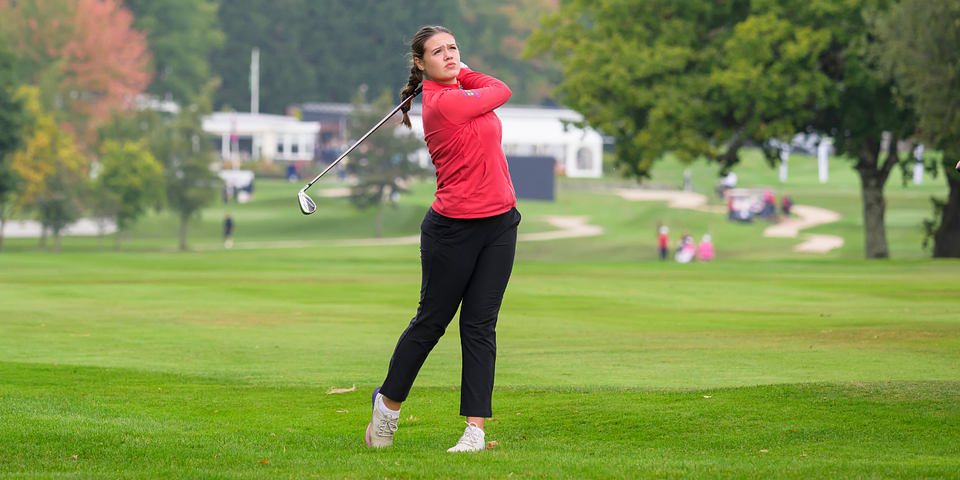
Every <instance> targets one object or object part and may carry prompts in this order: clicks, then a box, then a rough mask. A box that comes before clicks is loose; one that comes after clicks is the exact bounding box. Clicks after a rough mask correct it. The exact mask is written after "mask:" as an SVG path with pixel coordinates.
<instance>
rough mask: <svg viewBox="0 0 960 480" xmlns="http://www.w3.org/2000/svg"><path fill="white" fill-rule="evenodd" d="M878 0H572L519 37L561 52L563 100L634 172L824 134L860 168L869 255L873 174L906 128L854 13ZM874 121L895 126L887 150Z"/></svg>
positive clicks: (895, 154) (875, 234) (875, 204)
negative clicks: (669, 158)
mask: <svg viewBox="0 0 960 480" xmlns="http://www.w3.org/2000/svg"><path fill="white" fill-rule="evenodd" d="M887 3H888V2H885V1H884V0H849V1H845V2H834V1H832V0H731V1H726V2H700V1H696V0H643V1H640V0H598V1H588V0H571V1H569V2H564V4H563V5H562V6H561V9H560V11H559V12H558V13H556V14H554V15H551V16H548V17H546V18H545V20H544V22H543V26H542V28H541V29H540V30H539V31H537V32H536V33H534V35H533V36H532V37H531V40H530V48H531V53H533V54H536V53H550V54H552V56H553V57H554V58H555V59H556V60H557V61H558V62H560V63H561V65H562V66H563V69H564V79H563V81H562V82H561V84H560V87H559V94H560V96H561V100H562V101H563V102H564V103H565V104H567V105H569V106H570V107H572V108H574V109H575V110H577V111H579V112H581V113H582V114H583V115H584V118H585V119H586V122H587V123H589V124H590V125H591V126H593V127H595V128H597V129H599V130H601V131H603V132H605V133H607V134H610V135H612V136H614V137H615V139H616V142H617V144H616V149H617V154H618V161H619V162H621V163H622V164H624V165H625V166H627V167H628V168H627V171H628V172H629V173H630V174H632V175H634V176H645V175H646V174H647V172H648V171H649V169H650V168H652V166H653V165H654V162H655V161H656V160H657V159H659V158H662V156H663V155H664V154H667V153H672V154H674V155H675V156H677V157H678V158H680V159H681V160H683V161H689V160H692V159H695V158H700V157H706V158H708V159H711V160H715V161H718V162H720V163H721V164H722V165H723V167H724V168H723V170H726V169H727V168H729V167H730V166H731V165H733V164H735V163H736V162H737V161H738V159H739V157H738V151H739V148H740V147H741V146H743V145H744V144H745V143H746V142H754V143H760V144H763V143H765V142H766V141H767V140H768V139H779V140H785V139H787V138H789V137H790V136H792V135H793V134H794V133H796V132H800V131H809V130H816V131H819V132H820V133H822V134H826V135H829V136H833V137H835V138H836V141H835V145H836V147H837V149H838V150H839V152H840V153H842V154H846V155H847V156H848V157H850V158H852V159H854V161H855V168H856V169H857V171H858V172H859V173H860V176H861V179H862V191H863V202H864V224H865V229H864V230H865V236H866V244H867V248H866V256H867V257H868V258H881V257H886V256H887V255H888V254H887V244H886V238H885V233H884V226H883V211H884V203H883V186H884V184H885V182H886V179H887V177H888V175H889V172H890V170H891V169H892V168H893V166H895V165H896V164H897V163H898V162H899V161H900V158H901V156H900V154H901V153H902V152H900V151H898V150H897V146H898V145H899V143H900V142H899V140H900V139H903V138H905V137H906V135H907V132H909V131H910V130H911V129H912V128H913V127H912V117H911V114H910V111H909V110H908V109H903V108H901V106H900V104H898V103H897V102H896V101H895V100H894V98H893V95H892V93H891V83H890V82H889V81H885V80H884V79H883V78H882V77H881V76H880V75H878V74H877V70H876V68H875V66H874V65H873V64H872V62H871V61H870V56H869V55H867V54H866V51H867V49H868V48H867V47H868V45H869V42H870V41H871V36H870V35H869V33H868V29H867V23H866V20H865V18H867V16H868V15H871V14H874V13H875V12H877V11H880V10H882V9H883V8H886V7H887ZM883 132H891V133H892V135H891V137H892V141H890V142H889V145H890V147H889V148H888V149H887V150H886V151H881V145H882V137H883ZM767 153H768V154H771V153H772V154H773V155H770V156H771V157H772V158H775V157H776V155H775V154H776V152H771V151H770V150H767Z"/></svg>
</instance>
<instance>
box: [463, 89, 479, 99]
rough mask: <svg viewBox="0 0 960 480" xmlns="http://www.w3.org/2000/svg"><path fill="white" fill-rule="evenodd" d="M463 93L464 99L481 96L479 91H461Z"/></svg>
mask: <svg viewBox="0 0 960 480" xmlns="http://www.w3.org/2000/svg"><path fill="white" fill-rule="evenodd" d="M461 91H462V92H463V96H464V97H479V96H480V92H478V91H476V90H461Z"/></svg>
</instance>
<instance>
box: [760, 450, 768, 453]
mask: <svg viewBox="0 0 960 480" xmlns="http://www.w3.org/2000/svg"><path fill="white" fill-rule="evenodd" d="M769 451H770V450H767V449H763V450H760V453H767V452H769Z"/></svg>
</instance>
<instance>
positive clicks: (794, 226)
mask: <svg viewBox="0 0 960 480" xmlns="http://www.w3.org/2000/svg"><path fill="white" fill-rule="evenodd" d="M791 213H792V214H796V215H797V217H799V218H797V217H790V218H787V219H785V220H783V221H782V222H780V223H778V224H776V225H771V226H769V227H767V229H766V230H764V231H763V236H764V237H776V238H796V236H797V235H798V234H799V233H800V230H804V229H807V228H812V227H816V226H817V225H823V224H824V223H833V222H836V221H837V220H840V214H839V213H837V212H834V211H833V210H827V209H825V208H818V207H810V206H807V205H794V206H793V208H792V209H791Z"/></svg>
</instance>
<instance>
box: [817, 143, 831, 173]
mask: <svg viewBox="0 0 960 480" xmlns="http://www.w3.org/2000/svg"><path fill="white" fill-rule="evenodd" d="M829 162H830V144H829V143H828V142H826V141H821V142H820V145H818V146H817V167H818V170H819V173H820V183H827V179H828V178H829V177H830V165H829Z"/></svg>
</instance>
